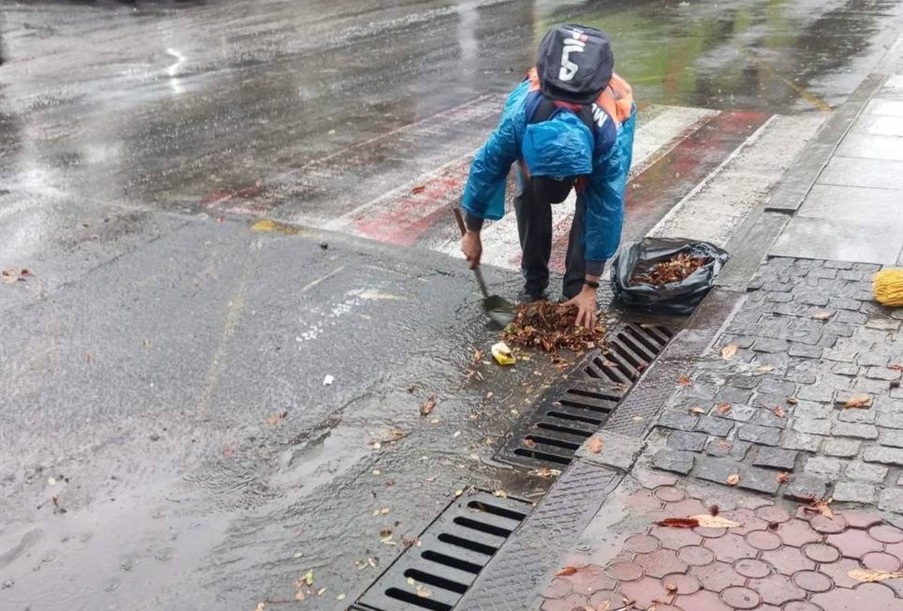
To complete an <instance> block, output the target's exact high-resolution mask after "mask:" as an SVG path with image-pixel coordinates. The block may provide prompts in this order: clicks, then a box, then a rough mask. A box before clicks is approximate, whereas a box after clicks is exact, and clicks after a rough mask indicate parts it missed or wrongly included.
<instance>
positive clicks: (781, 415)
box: [773, 405, 787, 418]
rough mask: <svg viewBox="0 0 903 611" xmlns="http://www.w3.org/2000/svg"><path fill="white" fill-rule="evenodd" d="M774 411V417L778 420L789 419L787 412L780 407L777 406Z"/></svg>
mask: <svg viewBox="0 0 903 611" xmlns="http://www.w3.org/2000/svg"><path fill="white" fill-rule="evenodd" d="M773 411H774V415H775V416H777V417H778V418H786V417H787V412H785V411H784V408H783V407H781V406H780V405H775V406H774V410H773Z"/></svg>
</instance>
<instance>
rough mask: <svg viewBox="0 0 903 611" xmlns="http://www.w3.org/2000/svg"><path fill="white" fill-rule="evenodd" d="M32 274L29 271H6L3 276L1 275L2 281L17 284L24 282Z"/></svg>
mask: <svg viewBox="0 0 903 611" xmlns="http://www.w3.org/2000/svg"><path fill="white" fill-rule="evenodd" d="M30 275H31V272H29V271H28V270H27V269H19V270H15V269H5V270H3V272H2V274H0V279H2V280H3V282H5V283H6V284H15V283H16V282H20V281H21V282H24V281H25V279H26V277H27V276H30Z"/></svg>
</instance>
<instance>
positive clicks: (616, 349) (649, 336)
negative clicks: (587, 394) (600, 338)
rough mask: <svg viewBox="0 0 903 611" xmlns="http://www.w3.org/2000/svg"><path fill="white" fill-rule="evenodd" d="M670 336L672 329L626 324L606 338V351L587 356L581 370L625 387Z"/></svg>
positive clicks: (632, 381)
mask: <svg viewBox="0 0 903 611" xmlns="http://www.w3.org/2000/svg"><path fill="white" fill-rule="evenodd" d="M672 337H674V332H673V331H671V330H670V329H667V328H665V327H661V326H658V325H648V324H636V323H627V324H626V325H624V326H623V327H622V328H621V329H620V330H619V331H618V332H617V333H615V334H613V336H610V337H607V338H606V340H605V342H606V344H607V346H608V348H607V350H605V351H598V352H597V353H596V354H595V355H593V356H592V357H591V358H589V359H588V362H587V363H586V364H585V366H584V367H583V371H584V372H585V373H586V375H587V376H588V377H590V378H595V379H599V380H603V381H606V382H612V383H614V384H624V385H627V386H628V387H629V386H630V385H631V384H633V383H634V382H636V381H637V380H638V379H639V377H640V375H642V373H643V371H644V370H645V369H646V367H648V366H649V364H650V363H652V361H654V360H655V357H657V356H658V355H659V353H661V351H662V350H663V349H664V347H665V345H667V343H668V342H669V341H671V338H672Z"/></svg>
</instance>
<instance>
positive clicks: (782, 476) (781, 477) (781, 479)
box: [775, 471, 790, 484]
mask: <svg viewBox="0 0 903 611" xmlns="http://www.w3.org/2000/svg"><path fill="white" fill-rule="evenodd" d="M775 479H776V480H778V483H779V484H786V483H787V482H788V481H790V474H789V473H787V472H786V471H781V472H780V473H778V474H777V475H776V476H775Z"/></svg>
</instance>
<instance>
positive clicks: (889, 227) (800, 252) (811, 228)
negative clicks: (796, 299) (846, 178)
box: [771, 216, 903, 315]
mask: <svg viewBox="0 0 903 611" xmlns="http://www.w3.org/2000/svg"><path fill="white" fill-rule="evenodd" d="M901 248H903V228H901V227H899V226H895V225H894V224H892V223H887V222H886V220H883V219H881V220H874V221H873V220H871V219H859V220H858V221H856V222H852V221H841V220H839V219H833V220H832V219H819V218H809V217H804V216H795V217H793V218H792V219H791V220H790V222H789V223H788V224H787V227H786V228H785V229H784V232H783V233H782V234H781V235H780V237H779V238H778V239H777V241H776V242H775V244H774V246H772V248H771V254H790V255H795V256H800V257H815V258H830V259H846V260H849V261H867V262H873V263H880V264H885V265H894V264H895V263H896V260H897V255H898V254H899V252H900V249H901ZM781 305H791V304H781ZM776 310H777V308H776ZM799 315H801V313H800V314H799Z"/></svg>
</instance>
